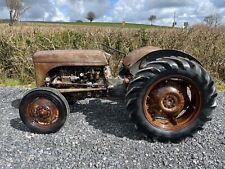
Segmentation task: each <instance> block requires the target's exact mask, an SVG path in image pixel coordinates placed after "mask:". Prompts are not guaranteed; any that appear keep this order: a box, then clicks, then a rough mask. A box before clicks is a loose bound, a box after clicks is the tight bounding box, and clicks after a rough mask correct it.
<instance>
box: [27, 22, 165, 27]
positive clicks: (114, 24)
mask: <svg viewBox="0 0 225 169" xmlns="http://www.w3.org/2000/svg"><path fill="white" fill-rule="evenodd" d="M23 23H39V24H47V25H48V24H58V25H74V26H92V27H117V28H136V29H140V28H143V29H151V28H161V27H163V28H169V27H166V26H157V25H146V24H133V23H125V24H123V23H122V22H121V23H118V22H42V21H36V22H34V21H29V22H23Z"/></svg>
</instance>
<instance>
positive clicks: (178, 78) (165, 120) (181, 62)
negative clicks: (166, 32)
mask: <svg viewBox="0 0 225 169" xmlns="http://www.w3.org/2000/svg"><path fill="white" fill-rule="evenodd" d="M216 96H217V93H216V89H215V86H214V82H213V81H212V79H211V77H210V76H209V74H208V73H207V72H206V70H205V69H204V68H203V67H202V66H201V65H199V64H198V63H196V62H195V61H192V60H188V59H184V58H182V57H164V58H161V59H158V60H156V61H154V62H150V63H149V64H146V66H145V67H144V68H143V69H141V70H140V71H139V72H138V73H137V74H136V75H135V77H134V79H133V81H132V82H131V83H130V84H129V86H128V91H127V94H126V104H127V109H128V112H129V113H130V118H131V119H132V120H133V121H134V122H135V123H136V126H137V127H138V129H140V130H141V131H143V132H144V133H145V134H147V135H148V136H150V137H153V138H156V139H158V140H163V141H175V140H180V139H182V138H185V137H187V136H192V135H193V134H194V133H195V132H196V131H197V130H199V129H200V128H202V126H203V125H204V124H205V122H207V121H209V120H210V115H211V112H212V110H213V109H214V108H215V107H216V101H215V98H216Z"/></svg>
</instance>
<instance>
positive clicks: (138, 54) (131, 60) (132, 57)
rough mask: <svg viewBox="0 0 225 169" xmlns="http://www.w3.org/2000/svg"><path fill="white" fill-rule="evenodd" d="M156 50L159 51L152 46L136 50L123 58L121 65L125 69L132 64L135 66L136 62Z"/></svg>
mask: <svg viewBox="0 0 225 169" xmlns="http://www.w3.org/2000/svg"><path fill="white" fill-rule="evenodd" d="M157 50H161V49H160V48H158V47H154V46H146V47H143V48H139V49H136V50H134V51H132V52H130V53H129V54H128V55H127V56H126V57H125V58H124V61H123V64H124V65H125V66H127V67H130V66H132V65H133V64H135V63H136V62H137V61H138V60H140V59H141V58H142V57H144V56H145V55H147V54H148V53H151V52H154V51H157Z"/></svg>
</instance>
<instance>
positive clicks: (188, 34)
mask: <svg viewBox="0 0 225 169" xmlns="http://www.w3.org/2000/svg"><path fill="white" fill-rule="evenodd" d="M90 24H92V23H90ZM90 24H87V23H80V24H62V23H54V24H51V23H46V24H44V23H23V24H20V25H16V26H13V27H10V26H8V25H7V24H0V75H1V77H2V78H1V79H0V83H2V84H3V83H5V81H6V79H17V80H19V81H20V82H21V84H27V83H31V82H33V81H34V69H33V65H32V60H31V56H32V55H33V54H34V53H35V52H36V51H39V50H55V49H102V50H106V51H108V50H107V49H106V48H105V47H103V46H102V44H105V45H108V46H111V47H113V48H116V49H118V50H121V51H122V52H124V53H128V52H130V51H132V50H134V49H136V48H139V47H143V46H147V45H151V46H158V47H161V48H162V49H179V50H182V51H185V52H187V53H190V54H192V55H194V56H195V57H196V58H197V59H199V60H200V62H201V63H202V64H203V66H204V67H205V68H206V69H207V70H208V71H209V72H210V74H211V75H212V76H213V77H214V79H215V80H217V81H220V82H221V83H222V82H223V81H224V80H225V75H224V73H225V27H219V28H208V27H205V26H201V25H199V26H195V27H193V28H189V29H181V28H168V27H150V26H147V25H139V26H135V25H132V24H131V25H129V24H125V26H121V25H122V24H120V25H119V24H118V25H116V24H114V25H113V24H105V23H102V24H100V23H95V24H93V25H91V26H90ZM87 25H88V26H87ZM122 59H123V56H122V55H120V54H118V53H113V59H112V62H111V64H110V65H111V67H112V70H113V73H114V75H116V74H117V71H118V67H119V66H120V64H121V60H122Z"/></svg>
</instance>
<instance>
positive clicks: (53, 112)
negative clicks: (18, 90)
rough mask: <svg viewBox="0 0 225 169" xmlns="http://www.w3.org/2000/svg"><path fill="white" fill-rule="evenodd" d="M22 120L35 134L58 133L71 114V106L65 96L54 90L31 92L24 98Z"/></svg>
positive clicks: (21, 110)
mask: <svg viewBox="0 0 225 169" xmlns="http://www.w3.org/2000/svg"><path fill="white" fill-rule="evenodd" d="M19 113H20V118H21V120H22V121H23V123H24V124H25V125H26V126H27V127H28V128H29V129H30V130H31V131H33V132H36V133H42V134H48V133H54V132H56V131H58V130H59V129H60V128H61V127H62V126H63V125H64V123H65V121H66V118H67V114H69V105H68V103H67V101H66V99H65V98H64V96H63V95H62V94H61V93H60V92H58V91H57V90H55V89H52V88H37V89H33V90H30V91H29V92H28V93H26V94H25V96H24V97H23V98H22V100H21V102H20V107H19Z"/></svg>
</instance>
